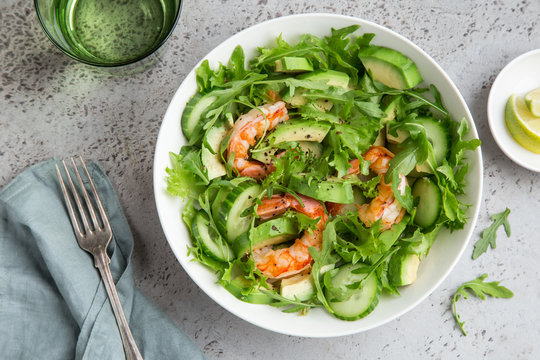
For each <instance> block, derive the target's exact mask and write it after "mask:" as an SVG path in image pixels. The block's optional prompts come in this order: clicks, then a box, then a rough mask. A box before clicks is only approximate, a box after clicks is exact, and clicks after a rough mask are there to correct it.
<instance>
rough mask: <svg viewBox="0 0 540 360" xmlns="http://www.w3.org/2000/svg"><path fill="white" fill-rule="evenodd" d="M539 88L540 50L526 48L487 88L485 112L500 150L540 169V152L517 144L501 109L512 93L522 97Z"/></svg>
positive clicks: (522, 164) (511, 157) (530, 168)
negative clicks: (488, 89)
mask: <svg viewBox="0 0 540 360" xmlns="http://www.w3.org/2000/svg"><path fill="white" fill-rule="evenodd" d="M538 87H540V49H537V50H532V51H529V52H527V53H525V54H523V55H520V56H518V57H517V58H515V59H514V60H512V61H511V62H510V63H509V64H508V65H506V66H505V67H504V69H502V71H501V72H500V73H499V75H497V78H496V79H495V81H494V82H493V86H492V87H491V90H490V91H489V97H488V105H487V115H488V121H489V128H490V129H491V133H492V134H493V138H495V142H497V145H499V147H500V148H501V150H502V151H503V152H504V153H505V154H506V156H508V157H509V158H510V159H512V161H514V162H515V163H516V164H518V165H521V166H523V167H524V168H527V169H529V170H532V171H536V172H540V154H535V153H533V152H531V151H529V150H527V149H525V148H524V147H522V146H521V145H519V144H518V143H517V141H516V140H514V138H513V137H512V135H510V132H508V128H507V127H506V123H505V122H504V108H505V106H506V102H507V101H508V98H509V97H510V96H511V95H512V94H516V95H518V96H524V95H525V94H526V93H527V92H529V91H531V90H534V89H536V88H538Z"/></svg>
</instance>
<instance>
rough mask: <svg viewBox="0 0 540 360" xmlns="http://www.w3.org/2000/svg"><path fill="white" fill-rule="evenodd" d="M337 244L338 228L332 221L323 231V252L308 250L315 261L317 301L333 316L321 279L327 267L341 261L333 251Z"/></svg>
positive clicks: (311, 248) (314, 280) (313, 269)
mask: <svg viewBox="0 0 540 360" xmlns="http://www.w3.org/2000/svg"><path fill="white" fill-rule="evenodd" d="M335 242H336V228H335V225H334V221H333V220H331V221H329V222H327V223H326V228H325V229H324V230H323V242H322V246H321V250H317V249H316V248H315V247H310V248H308V251H309V254H310V255H311V257H312V258H313V260H314V262H313V267H312V271H311V274H312V276H313V283H314V284H315V290H316V296H317V299H318V300H319V301H320V303H321V304H323V305H324V307H325V308H326V309H327V310H328V312H330V313H331V314H333V313H334V310H332V308H330V305H329V304H328V301H327V300H326V297H325V296H324V291H323V281H322V279H321V277H322V276H323V275H324V271H323V269H324V267H325V266H327V265H334V264H335V263H336V262H337V261H338V260H339V256H338V255H336V254H334V253H333V251H332V250H333V248H334V243H335Z"/></svg>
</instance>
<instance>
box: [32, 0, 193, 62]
mask: <svg viewBox="0 0 540 360" xmlns="http://www.w3.org/2000/svg"><path fill="white" fill-rule="evenodd" d="M38 1H39V0H34V1H33V3H34V10H35V13H36V16H37V18H38V21H39V25H40V26H41V29H42V30H43V32H44V33H45V35H46V36H47V38H48V39H49V40H50V41H51V42H52V43H53V44H54V46H56V47H57V48H58V49H60V51H62V53H64V54H65V55H67V56H69V57H70V58H72V59H73V60H76V61H78V62H81V63H83V64H87V65H92V66H95V67H99V68H117V67H122V66H126V65H130V64H133V63H136V62H139V61H141V60H143V59H145V58H147V57H149V56H151V55H152V54H154V53H155V52H156V51H157V50H159V49H160V48H161V47H162V46H163V44H165V42H166V41H167V40H168V39H169V37H171V35H172V33H173V32H174V29H175V28H176V25H177V24H178V21H179V19H180V15H181V12H182V6H183V4H184V0H179V3H178V9H177V10H176V13H175V15H174V21H173V24H172V25H171V27H170V29H169V31H168V32H167V35H165V37H163V39H161V41H160V42H159V43H157V44H156V45H154V46H153V47H152V48H151V49H150V50H148V51H147V52H145V53H144V54H142V55H139V56H137V57H136V58H133V59H130V60H128V61H120V62H116V63H99V62H96V61H91V60H86V59H82V58H79V57H78V56H76V55H74V54H72V53H70V52H69V51H67V50H66V49H64V47H63V46H62V45H60V44H59V43H58V41H56V39H55V38H54V37H53V36H52V34H51V33H50V32H49V30H47V27H46V26H45V24H44V22H43V19H42V15H41V12H40V10H39V6H38Z"/></svg>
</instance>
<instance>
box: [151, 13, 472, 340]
mask: <svg viewBox="0 0 540 360" xmlns="http://www.w3.org/2000/svg"><path fill="white" fill-rule="evenodd" d="M349 25H361V29H360V33H374V34H375V35H376V36H375V38H374V39H373V44H375V45H380V46H387V47H391V48H394V49H396V50H399V51H401V52H402V53H404V54H405V55H407V56H408V57H409V58H411V59H412V60H413V61H414V62H415V63H416V65H417V66H418V69H419V70H420V73H421V74H422V77H423V78H424V80H425V83H424V84H434V85H435V86H436V87H437V88H438V89H439V91H440V93H441V95H442V98H443V101H444V103H445V105H446V108H447V109H448V110H449V112H450V114H451V116H452V118H454V119H456V120H461V119H463V118H465V119H466V120H467V122H468V124H469V128H470V132H469V134H468V135H467V138H473V137H474V138H478V134H477V132H476V127H475V124H474V121H473V118H472V116H471V113H470V112H469V109H468V107H467V104H466V103H465V101H464V100H463V97H462V96H461V94H460V93H459V90H458V89H457V88H456V86H455V85H454V83H453V82H452V80H451V79H450V78H449V77H448V75H447V74H446V73H445V72H444V70H443V69H442V68H441V67H440V66H439V65H438V64H437V63H436V62H435V61H434V60H433V59H432V58H431V57H430V56H429V55H428V54H426V53H425V52H424V51H423V50H421V49H420V48H419V47H418V46H416V45H415V44H413V43H412V42H411V41H409V40H407V39H406V38H404V37H403V36H401V35H399V34H397V33H395V32H393V31H391V30H389V29H387V28H385V27H383V26H380V25H377V24H374V23H371V22H369V21H365V20H361V19H358V18H354V17H349V16H343V15H333V14H303V15H292V16H286V17H281V18H277V19H273V20H269V21H266V22H263V23H260V24H257V25H255V26H252V27H250V28H248V29H245V30H243V31H241V32H239V33H238V34H236V35H234V36H232V37H230V38H229V39H227V40H225V41H224V42H223V43H221V44H220V45H218V46H217V47H216V48H215V49H214V50H212V51H211V52H210V53H209V54H208V55H206V56H205V57H204V59H208V60H209V62H210V66H212V67H215V66H217V65H218V64H219V62H222V63H227V61H228V59H229V56H230V54H231V52H232V51H233V49H234V47H235V46H236V45H242V46H243V48H244V51H245V53H246V58H247V59H250V58H252V57H253V56H255V55H256V54H257V47H258V46H268V45H271V44H275V39H276V37H277V36H278V35H280V34H282V35H283V37H284V39H285V40H286V41H290V42H295V41H298V39H299V38H300V36H301V35H302V34H304V33H310V34H314V35H316V36H326V35H329V33H330V28H332V27H333V28H341V27H345V26H349ZM204 59H203V60H204ZM203 60H201V62H202V61H203ZM201 62H199V64H197V65H196V66H195V68H197V66H199V65H200V63H201ZM195 68H194V69H193V70H192V71H191V72H190V73H189V74H188V75H187V76H186V78H185V80H184V82H183V83H182V85H180V87H179V88H178V90H177V92H176V94H175V95H174V97H173V98H172V100H171V103H170V105H169V108H168V109H167V112H166V114H165V116H164V118H163V123H162V124H161V129H160V131H159V135H158V140H157V144H156V150H155V154H154V196H155V199H156V208H157V212H158V215H159V219H160V222H161V226H162V228H163V232H164V233H165V236H166V238H167V240H168V242H169V245H170V246H171V249H172V250H173V252H174V254H175V255H176V257H177V258H178V261H179V262H180V264H181V265H182V267H183V268H184V269H185V271H186V272H187V273H188V275H189V276H190V277H191V278H192V279H193V281H194V282H195V283H196V284H197V285H199V287H200V288H201V289H202V290H203V291H204V292H205V293H206V294H207V295H208V296H209V297H211V298H212V299H213V300H214V301H215V302H217V303H218V304H219V305H221V306H222V307H223V308H225V309H227V310H228V311H230V312H231V313H233V314H235V315H237V316H238V317H240V318H242V319H244V320H246V321H248V322H250V323H252V324H255V325H257V326H260V327H262V328H265V329H268V330H271V331H275V332H278V333H282V334H287V335H294V336H304V337H318V338H322V337H334V336H343V335H349V334H354V333H358V332H361V331H366V330H369V329H372V328H375V327H377V326H380V325H382V324H385V323H387V322H389V321H391V320H393V319H395V318H397V317H399V316H401V315H403V314H404V313H406V312H407V311H409V310H411V309H412V308H414V307H415V306H416V305H418V304H419V303H420V302H421V301H422V300H424V299H425V298H426V297H427V296H428V295H429V294H431V293H432V292H433V291H434V290H435V288H437V286H439V285H440V284H441V282H442V281H443V280H444V279H445V278H446V277H447V275H448V274H449V273H450V271H451V270H452V269H453V268H454V266H455V265H456V263H457V262H458V260H459V258H460V257H461V255H462V254H463V252H464V250H465V249H466V247H467V244H468V242H469V239H470V238H471V236H472V234H473V230H474V226H475V224H476V220H477V218H478V213H479V211H480V205H481V197H482V176H483V166H482V155H481V151H480V149H477V150H476V151H474V152H472V153H469V154H468V156H467V158H468V161H469V173H468V174H467V177H466V179H465V182H466V183H467V189H466V194H465V195H463V196H462V197H461V199H462V201H463V202H464V203H465V204H471V206H470V207H469V208H468V210H467V217H468V218H469V221H468V222H467V224H466V225H465V227H464V228H463V229H462V230H459V231H454V232H453V233H451V232H450V231H449V230H448V229H443V230H442V231H441V232H440V233H439V236H438V237H437V241H435V243H434V244H433V247H432V248H431V250H430V253H429V255H428V256H427V258H426V259H425V260H423V261H422V263H421V265H420V268H419V272H418V279H417V281H416V282H415V283H414V284H413V285H410V286H407V287H403V288H401V289H400V292H401V296H399V297H397V296H388V295H384V296H383V297H382V299H381V301H380V303H379V305H378V306H377V308H376V309H375V310H374V311H373V312H372V313H371V314H370V315H369V316H367V317H365V318H363V319H360V320H357V321H343V320H339V319H337V318H334V317H332V316H331V315H329V314H328V313H327V312H326V311H325V310H323V309H314V310H310V312H309V313H308V314H307V315H306V316H297V315H296V314H287V313H283V312H282V311H281V309H278V308H275V307H271V306H266V305H255V304H249V303H245V302H242V301H240V300H238V299H237V298H235V297H234V296H233V295H231V294H230V293H229V292H228V291H227V290H225V288H223V286H221V285H220V284H218V283H217V281H216V275H215V274H214V273H213V272H212V271H210V270H209V269H208V268H205V267H204V266H203V265H202V264H200V263H198V262H195V261H192V257H191V256H188V252H187V246H188V245H190V241H191V240H190V237H189V233H188V230H187V228H186V226H185V225H184V223H182V220H181V216H180V214H181V210H182V201H181V199H179V198H174V197H172V196H170V195H168V194H167V192H166V187H167V183H166V174H165V168H166V167H170V166H171V163H170V160H169V152H171V151H172V152H178V151H179V150H180V147H181V146H182V145H184V144H186V141H185V139H184V137H183V136H182V130H181V129H180V117H181V114H182V111H183V110H184V108H185V106H186V102H187V101H188V100H189V99H190V98H191V96H192V95H193V94H194V93H195V92H196V91H197V84H196V80H195ZM201 311H204V309H201ZM419 315H421V314H419ZM441 322H442V320H441ZM439 325H440V324H437V323H434V324H430V325H429V326H433V327H436V326H439Z"/></svg>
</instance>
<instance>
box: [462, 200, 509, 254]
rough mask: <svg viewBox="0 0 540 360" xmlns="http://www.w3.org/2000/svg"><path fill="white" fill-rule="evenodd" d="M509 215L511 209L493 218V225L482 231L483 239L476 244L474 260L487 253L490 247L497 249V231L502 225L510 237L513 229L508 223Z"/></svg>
mask: <svg viewBox="0 0 540 360" xmlns="http://www.w3.org/2000/svg"><path fill="white" fill-rule="evenodd" d="M509 214H510V209H508V208H506V210H504V211H503V212H501V213H498V214H495V215H493V216H492V217H491V220H492V221H493V223H492V224H491V225H490V226H489V227H488V228H487V229H485V230H484V231H482V237H481V238H480V240H478V241H477V242H476V244H474V251H473V255H472V258H473V259H477V258H478V257H479V256H480V255H482V254H483V253H485V252H486V251H487V249H488V247H489V246H491V248H492V249H495V247H496V246H497V244H496V239H497V230H498V229H499V227H500V226H501V225H502V226H504V231H505V232H506V236H507V237H510V232H511V229H510V222H508V215H509Z"/></svg>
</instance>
